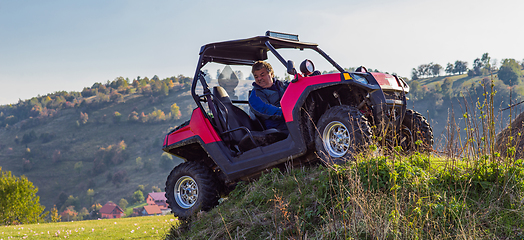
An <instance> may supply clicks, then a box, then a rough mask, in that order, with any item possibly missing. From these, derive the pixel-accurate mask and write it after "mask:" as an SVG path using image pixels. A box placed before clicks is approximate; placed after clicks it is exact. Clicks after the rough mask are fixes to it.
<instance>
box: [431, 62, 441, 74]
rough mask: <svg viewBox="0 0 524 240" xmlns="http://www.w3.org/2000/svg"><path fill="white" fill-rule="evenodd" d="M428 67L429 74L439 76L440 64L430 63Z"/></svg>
mask: <svg viewBox="0 0 524 240" xmlns="http://www.w3.org/2000/svg"><path fill="white" fill-rule="evenodd" d="M430 68H431V74H432V75H433V76H440V70H442V66H440V64H432V65H431V66H430Z"/></svg>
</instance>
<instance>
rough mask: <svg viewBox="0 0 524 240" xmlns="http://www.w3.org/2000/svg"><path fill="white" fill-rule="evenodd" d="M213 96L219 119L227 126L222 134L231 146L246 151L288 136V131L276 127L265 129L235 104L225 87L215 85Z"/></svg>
mask: <svg viewBox="0 0 524 240" xmlns="http://www.w3.org/2000/svg"><path fill="white" fill-rule="evenodd" d="M213 96H214V97H213V101H214V104H215V107H216V109H217V114H218V115H219V116H218V118H219V121H221V124H222V126H225V129H224V132H222V133H221V136H222V137H223V139H224V141H225V142H226V143H228V144H229V145H230V148H232V149H236V148H238V149H237V150H239V151H240V152H245V151H248V150H250V149H253V148H256V147H259V146H267V145H269V144H271V143H274V142H278V141H281V140H284V139H285V138H286V137H287V134H286V133H283V132H281V131H280V130H277V129H274V128H270V129H266V130H264V129H263V127H262V125H261V124H260V122H258V121H254V120H252V119H251V118H250V117H249V115H248V114H247V113H246V112H244V111H243V110H242V109H240V108H239V107H237V106H235V105H233V103H232V102H231V99H230V98H229V95H228V94H227V92H226V90H225V89H224V88H222V87H220V86H216V87H213Z"/></svg>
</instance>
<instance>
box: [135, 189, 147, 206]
mask: <svg viewBox="0 0 524 240" xmlns="http://www.w3.org/2000/svg"><path fill="white" fill-rule="evenodd" d="M133 200H134V201H135V203H141V202H143V201H144V193H142V191H140V190H136V191H135V192H134V193H133Z"/></svg>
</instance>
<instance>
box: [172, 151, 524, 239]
mask: <svg viewBox="0 0 524 240" xmlns="http://www.w3.org/2000/svg"><path fill="white" fill-rule="evenodd" d="M488 159H489V158H479V159H475V160H471V159H462V160H459V159H455V160H454V161H450V160H451V159H445V158H434V157H430V156H427V155H420V154H415V155H412V156H410V157H399V156H390V157H382V156H380V157H371V158H366V159H361V160H359V161H357V162H355V163H351V164H348V165H346V166H335V167H334V168H326V167H323V166H319V167H304V168H299V169H289V170H287V171H286V172H281V171H279V170H276V169H274V170H273V171H271V172H270V173H267V174H264V175H263V176H261V177H260V179H258V180H257V181H255V182H252V183H241V184H239V186H237V188H236V189H235V190H234V191H233V192H232V193H231V194H230V196H229V198H227V199H225V200H224V201H223V202H222V204H220V205H219V206H218V207H217V208H215V209H213V210H212V211H210V212H202V213H200V214H199V215H198V216H197V217H195V219H193V220H192V221H189V222H185V223H182V224H181V225H175V226H173V228H172V229H171V234H170V235H169V236H168V237H167V238H166V239H268V238H270V239H353V238H354V239H396V238H398V239H433V238H439V239H445V238H453V239H454V238H473V239H479V238H485V239H493V238H503V239H504V238H508V237H510V238H522V237H524V206H523V203H522V199H523V198H524V167H523V163H524V162H523V161H522V160H519V161H516V162H513V163H511V164H510V163H509V162H505V161H502V159H499V160H501V161H489V160H488Z"/></svg>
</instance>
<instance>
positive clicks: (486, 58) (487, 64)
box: [480, 53, 492, 72]
mask: <svg viewBox="0 0 524 240" xmlns="http://www.w3.org/2000/svg"><path fill="white" fill-rule="evenodd" d="M480 61H481V62H482V65H483V66H484V69H486V70H488V72H489V71H491V70H492V69H491V64H490V61H491V57H490V56H489V53H484V54H482V58H481V59H480Z"/></svg>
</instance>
